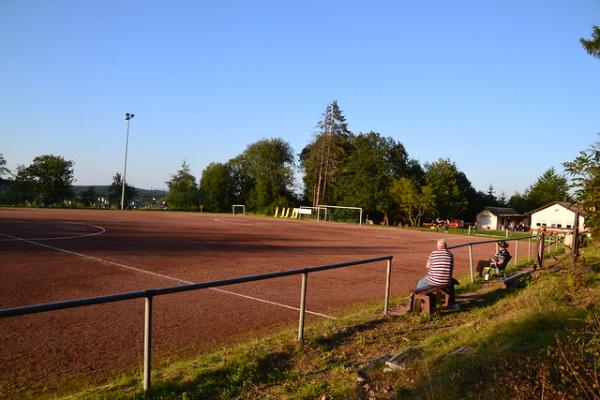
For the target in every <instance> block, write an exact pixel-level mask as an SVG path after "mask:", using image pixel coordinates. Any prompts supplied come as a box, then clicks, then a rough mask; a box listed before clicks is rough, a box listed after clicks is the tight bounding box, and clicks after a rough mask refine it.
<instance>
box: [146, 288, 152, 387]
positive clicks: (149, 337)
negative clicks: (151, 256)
mask: <svg viewBox="0 0 600 400" xmlns="http://www.w3.org/2000/svg"><path fill="white" fill-rule="evenodd" d="M144 303H145V307H144V391H145V392H147V391H148V390H150V384H151V381H150V379H151V378H150V375H151V373H152V296H151V295H149V296H146V298H145V302H144Z"/></svg>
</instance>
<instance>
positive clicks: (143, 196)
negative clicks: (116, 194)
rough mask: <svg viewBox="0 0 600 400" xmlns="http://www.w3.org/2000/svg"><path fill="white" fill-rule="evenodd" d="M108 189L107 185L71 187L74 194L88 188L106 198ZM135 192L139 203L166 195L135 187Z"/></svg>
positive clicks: (162, 192)
mask: <svg viewBox="0 0 600 400" xmlns="http://www.w3.org/2000/svg"><path fill="white" fill-rule="evenodd" d="M109 187H110V186H109V185H73V191H74V192H75V194H79V193H83V192H85V191H86V190H88V189H89V188H92V189H94V191H95V192H96V193H98V194H99V195H103V194H104V195H106V196H108V188H109ZM135 190H136V191H137V196H136V198H137V200H138V201H140V202H141V203H144V202H146V201H147V200H148V201H150V200H152V198H155V199H159V198H162V197H165V196H166V195H167V191H166V190H159V189H142V188H137V187H136V188H135Z"/></svg>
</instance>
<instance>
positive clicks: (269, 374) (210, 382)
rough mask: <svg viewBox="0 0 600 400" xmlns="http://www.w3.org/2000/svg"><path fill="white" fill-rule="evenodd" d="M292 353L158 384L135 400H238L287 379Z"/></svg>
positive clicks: (243, 361)
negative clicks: (247, 392)
mask: <svg viewBox="0 0 600 400" xmlns="http://www.w3.org/2000/svg"><path fill="white" fill-rule="evenodd" d="M291 356H292V355H291V354H289V353H281V352H279V353H268V354H262V355H260V356H258V355H245V356H243V357H241V358H239V359H237V360H235V361H231V362H229V363H227V364H225V365H222V366H218V367H214V368H206V369H203V370H200V371H199V372H198V373H196V374H195V375H194V377H193V379H191V380H186V381H180V380H178V379H172V380H169V381H166V382H161V383H157V384H156V385H154V386H153V387H152V389H151V390H150V392H149V393H148V397H146V395H144V394H143V393H138V394H136V396H135V397H134V398H135V399H146V398H152V399H164V400H167V399H222V398H237V397H238V396H239V395H241V394H242V393H244V392H246V391H249V390H251V389H252V388H255V387H256V386H259V385H262V384H270V383H274V382H278V381H280V380H282V379H285V377H286V374H287V372H288V371H289V370H290V368H291V361H290V360H291Z"/></svg>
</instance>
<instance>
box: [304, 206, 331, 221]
mask: <svg viewBox="0 0 600 400" xmlns="http://www.w3.org/2000/svg"><path fill="white" fill-rule="evenodd" d="M300 209H301V210H310V211H311V214H312V212H313V211H316V212H317V217H316V218H315V221H317V222H319V221H320V216H321V210H323V211H324V214H325V215H324V218H323V219H324V220H325V221H327V209H326V208H325V207H310V206H300Z"/></svg>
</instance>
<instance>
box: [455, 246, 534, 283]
mask: <svg viewBox="0 0 600 400" xmlns="http://www.w3.org/2000/svg"><path fill="white" fill-rule="evenodd" d="M533 237H535V236H526V237H521V238H512V239H504V238H502V239H492V240H481V241H479V242H467V243H461V244H456V245H454V246H448V250H452V249H459V248H461V247H467V248H468V249H469V271H470V274H471V283H473V282H475V274H474V272H473V246H475V245H479V244H488V243H496V253H498V242H501V241H504V242H512V241H514V242H516V245H515V265H517V257H518V254H519V244H518V243H519V242H518V241H519V240H524V239H529V244H531V239H532V238H533ZM529 253H530V254H531V246H530V245H529Z"/></svg>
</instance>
